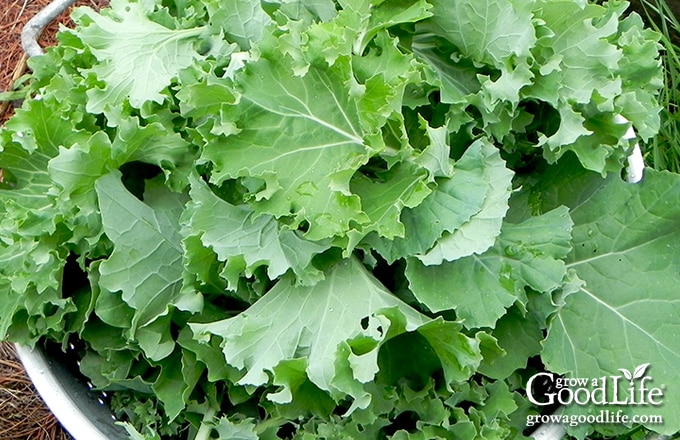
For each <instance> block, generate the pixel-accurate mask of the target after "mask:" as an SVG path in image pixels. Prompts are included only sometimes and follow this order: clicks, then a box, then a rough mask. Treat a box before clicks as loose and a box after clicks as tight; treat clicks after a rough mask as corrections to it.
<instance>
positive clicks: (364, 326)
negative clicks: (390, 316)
mask: <svg viewBox="0 0 680 440" xmlns="http://www.w3.org/2000/svg"><path fill="white" fill-rule="evenodd" d="M361 328H362V329H364V330H367V329H368V316H365V317H363V318H362V319H361Z"/></svg>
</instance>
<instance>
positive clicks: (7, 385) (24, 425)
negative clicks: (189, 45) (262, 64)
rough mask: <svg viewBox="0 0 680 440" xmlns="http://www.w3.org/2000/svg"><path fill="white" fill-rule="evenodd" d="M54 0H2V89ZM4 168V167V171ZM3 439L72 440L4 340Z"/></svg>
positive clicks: (96, 5) (21, 69)
mask: <svg viewBox="0 0 680 440" xmlns="http://www.w3.org/2000/svg"><path fill="white" fill-rule="evenodd" d="M50 1H51V0H0V3H1V6H2V8H1V9H0V92H2V91H9V90H12V89H13V84H14V83H15V82H16V81H17V79H18V78H20V77H21V76H22V75H23V74H24V73H26V57H25V55H24V52H23V49H22V48H21V29H22V28H23V26H24V24H25V23H26V22H27V21H28V20H30V19H31V17H33V16H34V15H35V14H36V13H37V12H38V11H40V10H41V9H42V8H44V7H45V6H46V5H47V4H49V3H50ZM108 2H109V0H78V1H77V2H76V3H75V5H74V6H90V7H92V8H93V9H95V10H99V9H101V8H102V7H104V6H106V5H108ZM72 8H73V7H71V8H69V10H67V11H66V12H65V13H64V14H62V16H61V17H60V18H59V19H58V20H56V21H55V22H53V23H52V24H50V25H49V26H48V27H47V28H46V29H45V30H44V32H43V34H42V36H41V38H40V40H39V42H40V44H41V46H43V47H47V46H50V45H53V44H55V41H56V39H55V35H56V32H57V30H58V28H59V24H63V25H66V26H71V25H72V24H73V23H72V22H71V20H70V18H69V15H70V11H71V9H72ZM12 112H13V107H12V105H10V103H9V102H5V103H3V102H0V124H1V123H2V122H4V121H5V120H6V119H7V118H8V117H9V116H10V115H11V114H12ZM0 171H1V170H0ZM0 439H2V440H71V439H72V438H71V436H70V435H69V434H68V433H66V432H65V431H64V430H63V429H62V428H61V425H59V422H58V421H57V420H56V419H55V417H54V416H53V415H52V413H51V412H50V411H49V409H48V408H47V407H46V406H45V404H44V403H43V401H42V400H41V398H40V397H39V395H38V394H37V393H36V391H35V389H34V388H33V385H32V384H31V381H30V379H29V378H28V377H27V376H26V373H25V371H24V369H23V366H22V365H21V362H19V360H18V359H17V357H16V354H15V352H14V347H13V346H12V345H11V344H8V343H4V342H3V343H0Z"/></svg>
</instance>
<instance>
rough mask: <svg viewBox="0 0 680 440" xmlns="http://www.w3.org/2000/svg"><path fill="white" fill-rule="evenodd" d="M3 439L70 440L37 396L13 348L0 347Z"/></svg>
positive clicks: (1, 434)
mask: <svg viewBox="0 0 680 440" xmlns="http://www.w3.org/2000/svg"><path fill="white" fill-rule="evenodd" d="M0 438H1V439H3V440H70V439H71V436H70V435H68V433H66V432H65V431H64V430H63V429H62V428H61V426H60V425H59V422H57V420H56V419H55V418H54V416H53V415H52V413H51V412H50V411H49V409H47V407H46V406H45V405H44V403H43V401H42V400H41V399H40V397H39V396H38V394H36V392H35V389H34V388H33V385H32V384H31V381H30V379H29V378H28V377H27V376H26V373H25V372H24V369H23V366H22V365H21V362H19V360H18V359H17V357H16V354H15V352H14V347H13V346H12V345H11V344H8V343H2V344H0Z"/></svg>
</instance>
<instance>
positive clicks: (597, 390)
mask: <svg viewBox="0 0 680 440" xmlns="http://www.w3.org/2000/svg"><path fill="white" fill-rule="evenodd" d="M648 367H649V364H642V365H639V366H637V368H635V369H634V370H633V371H632V372H631V371H629V370H627V369H625V368H620V369H619V371H620V372H621V373H622V375H620V376H602V377H598V378H582V377H559V376H556V375H554V374H553V373H547V372H541V373H537V374H534V375H533V376H531V377H530V378H529V381H528V382H527V386H526V390H527V398H528V399H529V401H530V402H531V403H533V404H534V405H538V406H546V405H553V404H557V403H559V404H561V405H571V404H577V405H636V406H646V405H651V406H657V405H661V403H662V400H663V397H664V395H663V393H664V386H663V385H662V386H661V387H653V386H652V382H653V379H652V377H651V376H648V375H646V374H645V373H646V371H647V368H648ZM538 384H540V385H541V386H540V387H539V386H536V385H538ZM539 388H543V389H542V390H541V389H539Z"/></svg>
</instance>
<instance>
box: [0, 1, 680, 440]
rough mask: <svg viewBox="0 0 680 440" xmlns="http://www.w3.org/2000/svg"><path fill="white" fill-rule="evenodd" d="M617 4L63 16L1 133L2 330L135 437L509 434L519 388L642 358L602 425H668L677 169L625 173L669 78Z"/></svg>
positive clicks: (130, 6) (308, 6)
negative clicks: (641, 388)
mask: <svg viewBox="0 0 680 440" xmlns="http://www.w3.org/2000/svg"><path fill="white" fill-rule="evenodd" d="M626 6H627V5H626V3H624V2H620V1H610V2H608V3H605V4H603V5H596V4H589V3H588V2H586V1H585V0H561V1H559V0H558V1H554V0H456V1H449V0H267V1H256V0H233V1H222V0H137V1H132V0H113V1H112V2H111V7H110V9H105V10H103V11H101V13H95V12H93V11H92V10H91V9H88V8H79V9H76V11H75V12H74V14H73V18H74V20H75V23H76V27H75V29H73V30H71V29H63V30H62V32H61V33H60V36H59V44H58V45H57V46H56V47H54V48H50V49H49V50H48V51H47V53H46V55H43V56H38V57H35V58H33V59H31V60H30V66H31V68H32V71H33V73H32V75H31V78H30V80H29V82H28V85H27V86H26V87H27V91H28V94H29V98H28V99H26V101H25V102H24V105H23V107H22V108H21V109H19V110H18V111H17V112H16V115H15V116H14V117H13V118H12V119H11V120H10V121H9V122H7V123H6V125H5V126H4V127H3V128H2V130H1V131H0V149H1V151H0V168H1V169H2V178H1V182H0V186H1V187H0V200H1V201H2V204H1V205H0V303H1V304H2V308H1V310H0V338H6V339H9V340H12V341H16V342H19V343H23V344H28V345H34V344H36V343H38V342H39V341H42V340H51V341H56V342H57V343H59V344H61V345H62V346H63V347H67V346H69V344H73V343H74V342H77V343H76V344H75V345H76V346H77V347H79V350H80V353H79V355H80V356H82V360H81V363H80V366H81V371H82V372H83V373H84V374H85V375H86V376H88V377H89V379H90V380H91V382H92V383H93V384H94V385H95V386H96V387H97V388H99V389H102V390H108V391H111V392H113V397H112V401H111V406H112V408H113V409H114V411H116V412H117V415H118V416H119V418H120V419H121V420H124V421H125V426H126V429H127V430H128V432H129V433H130V434H131V435H132V436H133V438H138V439H158V438H163V439H173V438H182V439H184V438H187V439H208V438H214V437H215V436H219V437H220V438H230V439H258V438H259V439H277V438H290V439H300V440H302V439H305V440H307V439H358V438H362V439H363V438H366V439H378V438H391V439H428V440H431V439H454V438H469V439H472V438H476V439H498V438H521V436H522V433H523V432H525V431H524V428H525V424H526V421H527V416H528V415H532V414H537V413H538V412H539V411H541V410H542V409H543V408H541V407H537V406H535V405H531V404H530V402H529V401H528V400H527V396H526V393H525V391H524V389H523V388H524V387H525V386H526V381H527V378H528V377H530V376H531V375H532V374H534V373H536V372H538V371H541V369H543V368H545V369H546V370H547V371H550V372H554V373H556V374H565V375H567V376H571V377H581V378H583V377H586V378H590V377H592V378H599V377H602V376H607V375H620V373H619V369H621V368H625V369H628V370H630V371H632V368H635V367H636V366H638V365H643V364H649V375H651V376H653V378H654V386H663V389H664V393H665V395H664V398H665V400H664V404H663V405H660V406H651V407H650V406H644V405H637V406H636V405H631V406H625V407H623V408H618V409H624V410H625V411H626V412H627V413H628V414H631V415H632V414H638V415H639V414H660V415H663V416H664V417H665V419H666V421H665V424H663V425H650V426H648V427H649V428H651V429H654V430H658V431H660V432H665V433H672V432H675V431H677V430H680V419H678V418H677V417H676V415H677V414H678V413H680V398H679V397H678V396H680V381H679V379H678V376H677V366H678V365H680V338H678V335H679V334H680V322H679V321H678V319H677V316H679V315H680V300H679V299H678V298H680V297H679V296H678V295H679V294H678V288H677V286H678V285H680V221H679V220H678V219H679V218H680V177H679V176H677V175H674V174H670V173H664V172H656V171H652V170H646V172H645V178H644V180H643V181H642V182H641V183H639V184H628V183H625V182H624V181H623V180H622V178H621V173H622V172H623V171H624V170H625V165H626V158H627V157H628V155H629V154H630V153H631V150H632V146H633V143H634V142H636V141H644V140H646V139H650V138H651V137H653V136H654V134H655V133H656V131H657V130H658V128H659V116H658V113H659V105H658V103H657V100H656V96H657V93H658V92H659V89H660V88H661V87H662V76H663V75H662V69H661V67H660V61H659V54H658V51H659V46H658V35H657V34H655V33H654V32H652V31H650V30H646V29H645V28H644V27H643V24H642V21H641V19H640V18H639V17H638V16H637V15H634V14H632V15H628V14H627V13H626ZM621 116H623V118H625V119H621ZM622 121H628V122H622ZM631 128H632V129H634V130H635V132H636V133H637V135H638V137H639V139H637V140H630V139H627V138H626V136H624V135H625V133H626V132H627V131H628V130H629V129H631ZM601 409H602V408H601V407H592V406H591V407H589V406H578V405H573V406H570V407H569V410H570V411H572V412H575V413H579V412H581V413H587V412H588V411H599V410H601ZM630 428H631V427H629V426H628V427H627V426H613V425H608V426H599V427H591V426H583V425H582V426H581V427H580V428H579V429H576V428H574V431H573V433H574V434H575V435H577V436H580V437H583V436H584V435H586V433H587V432H589V431H591V430H592V429H598V430H600V431H602V432H605V433H606V432H618V433H621V432H624V431H625V430H627V429H630Z"/></svg>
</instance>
